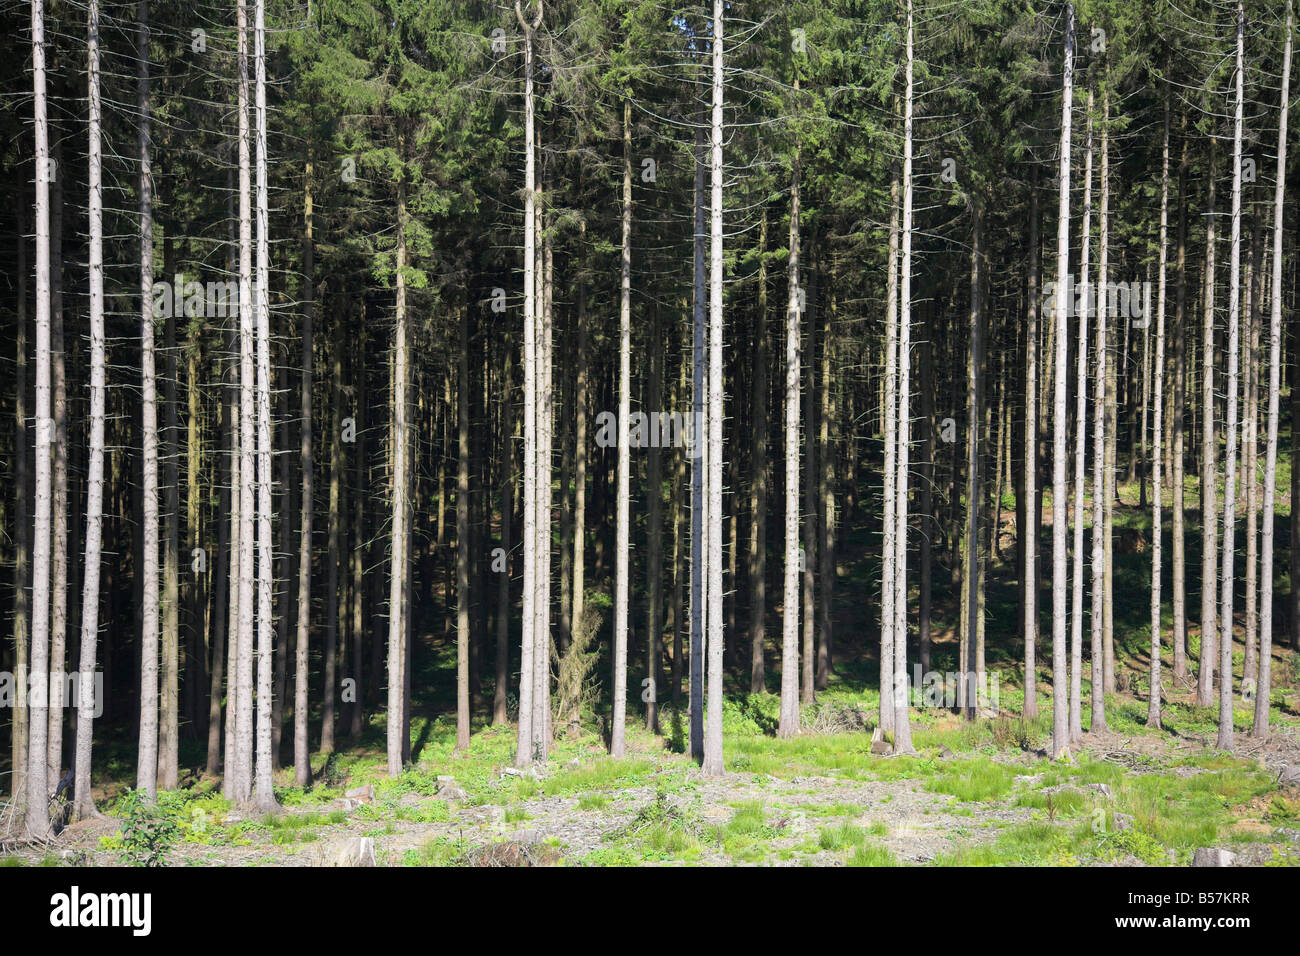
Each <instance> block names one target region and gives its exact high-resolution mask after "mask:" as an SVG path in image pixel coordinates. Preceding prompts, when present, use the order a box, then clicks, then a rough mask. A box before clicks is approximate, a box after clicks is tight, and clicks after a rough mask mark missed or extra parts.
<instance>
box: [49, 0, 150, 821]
mask: <svg viewBox="0 0 1300 956" xmlns="http://www.w3.org/2000/svg"><path fill="white" fill-rule="evenodd" d="M136 15H137V34H136V36H137V40H136V49H137V56H138V57H139V60H138V65H137V70H138V72H137V81H138V83H137V103H138V108H139V111H140V139H139V149H140V319H141V323H140V325H141V328H140V377H141V391H142V395H141V416H142V422H143V444H144V475H143V482H142V495H143V509H144V526H143V528H142V530H141V535H142V546H143V548H144V558H143V560H142V561H141V587H142V591H141V595H142V609H141V614H142V619H141V623H142V627H143V631H142V633H141V635H140V734H139V748H138V751H137V759H136V780H135V785H136V789H137V790H143V791H144V792H145V795H146V797H147V799H149V800H153V798H154V795H155V794H156V793H157V781H158V628H159V621H158V405H157V379H156V377H155V369H154V340H153V333H154V310H153V305H154V297H153V171H152V167H151V157H150V153H151V138H150V136H151V134H150V129H149V111H150V103H149V4H148V0H139V2H138V3H137V5H136ZM38 188H39V187H38ZM38 198H39V197H38ZM37 243H38V260H37V274H38V282H39V273H40V261H39V243H40V236H39V233H38V235H37ZM37 296H38V307H39V296H40V291H39V287H38V290H37ZM39 327H40V315H39V313H38V315H37V329H38V333H37V334H38V336H39ZM39 350H40V343H39V340H38V342H37V351H38V352H39ZM38 361H39V360H38ZM37 374H38V376H39V374H40V369H39V366H38V369H37ZM39 389H40V380H39V378H38V380H37V410H36V415H37V419H38V420H42V419H43V416H42V415H41V410H40V391H39ZM47 414H48V412H47ZM36 460H37V469H38V470H37V489H38V491H37V508H38V509H39V507H40V492H39V488H40V471H39V469H40V467H41V465H40V463H41V453H40V449H39V447H38V448H37V457H36ZM39 520H40V516H39V513H38V515H37V521H38V522H39ZM36 542H37V548H38V549H39V548H40V547H41V537H40V533H39V531H38V533H37V538H36ZM38 555H39V551H38ZM38 560H39V557H38ZM35 593H36V594H37V608H38V610H39V608H40V597H39V594H40V592H39V590H35ZM36 648H37V632H36V630H35V629H34V630H33V634H32V671H33V676H35V674H36V673H37V672H38V671H39V670H43V669H44V668H43V666H42V667H41V668H38V667H37V658H36ZM34 728H35V720H33V732H32V739H31V742H30V744H29V746H30V747H31V748H33V749H35V746H36V733H35V729H34ZM42 776H43V775H42ZM29 786H31V784H29ZM33 789H34V786H33ZM42 803H43V801H42ZM32 810H33V808H31V807H29V808H28V813H29V814H30V813H31V812H32Z"/></svg>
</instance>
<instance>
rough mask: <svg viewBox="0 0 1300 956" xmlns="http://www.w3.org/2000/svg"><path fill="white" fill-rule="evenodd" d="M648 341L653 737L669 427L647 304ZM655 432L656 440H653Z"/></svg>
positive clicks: (655, 328)
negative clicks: (665, 448) (665, 453)
mask: <svg viewBox="0 0 1300 956" xmlns="http://www.w3.org/2000/svg"><path fill="white" fill-rule="evenodd" d="M650 341H651V342H652V343H654V345H653V346H652V347H651V349H650V355H649V365H650V368H649V382H648V383H647V386H646V402H647V404H648V405H649V407H650V410H649V414H650V415H651V416H652V419H651V421H650V422H649V423H648V424H649V427H650V434H651V436H652V441H651V442H650V448H649V449H648V450H647V461H646V483H647V484H648V485H649V489H648V491H649V497H650V500H649V501H648V502H646V525H647V531H646V539H647V540H646V545H647V552H648V553H647V554H646V563H647V565H648V567H647V569H646V577H647V580H646V677H647V679H648V680H649V682H650V683H649V684H648V685H647V687H646V690H647V691H648V692H649V700H647V701H646V711H645V726H646V730H648V731H650V732H651V733H652V734H657V733H659V674H660V670H661V668H660V666H659V665H660V661H661V660H662V659H663V654H662V642H663V622H664V614H663V594H664V529H663V523H664V517H663V452H662V450H661V445H662V438H663V435H664V434H665V433H666V431H667V428H668V425H667V423H666V420H665V418H664V417H663V416H662V415H661V414H660V409H661V408H662V406H663V376H664V373H663V362H664V359H663V352H661V351H660V349H659V347H658V343H659V342H660V341H661V334H660V331H659V308H658V305H657V304H655V303H651V305H650ZM656 433H658V435H659V439H658V440H653V439H654V436H655V435H656Z"/></svg>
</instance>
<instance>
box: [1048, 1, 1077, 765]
mask: <svg viewBox="0 0 1300 956" xmlns="http://www.w3.org/2000/svg"><path fill="white" fill-rule="evenodd" d="M1062 88H1063V92H1062V98H1061V99H1062V102H1061V148H1060V167H1059V172H1058V174H1057V184H1058V187H1059V189H1060V203H1059V213H1058V215H1057V227H1056V332H1055V338H1056V341H1055V346H1056V371H1055V377H1054V382H1053V384H1054V393H1055V395H1054V400H1053V407H1052V445H1053V447H1052V756H1053V757H1057V756H1060V755H1061V754H1062V753H1063V752H1064V751H1066V750H1068V748H1069V744H1070V728H1069V711H1068V705H1069V691H1068V690H1067V687H1068V678H1069V675H1068V673H1067V668H1066V657H1065V655H1066V628H1067V627H1068V617H1067V600H1068V596H1069V582H1068V581H1067V580H1066V537H1065V536H1066V533H1067V530H1066V524H1065V523H1066V487H1067V486H1066V420H1065V406H1066V403H1065V396H1066V374H1067V371H1068V361H1069V341H1068V338H1067V336H1068V335H1069V301H1068V294H1067V292H1066V283H1067V281H1068V279H1069V274H1070V120H1071V108H1072V104H1073V94H1074V4H1073V3H1067V4H1066V5H1065V66H1064V78H1063V81H1062Z"/></svg>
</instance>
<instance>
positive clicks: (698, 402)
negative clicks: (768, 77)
mask: <svg viewBox="0 0 1300 956" xmlns="http://www.w3.org/2000/svg"><path fill="white" fill-rule="evenodd" d="M704 238H705V234H704V126H703V123H702V122H701V125H699V126H698V127H696V130H695V237H694V239H695V241H694V253H695V256H694V264H693V269H694V272H693V279H694V282H693V290H694V297H693V304H692V319H691V375H692V379H691V407H692V410H691V436H692V448H691V640H690V645H691V646H690V658H691V660H690V669H689V670H690V678H689V679H690V701H689V707H690V738H689V742H690V753H691V757H692V758H693V759H695V760H703V759H704V640H705V637H704V631H705V627H706V625H707V623H708V608H707V606H706V597H707V594H708V590H707V589H708V578H707V573H706V569H707V563H708V528H709V522H708V499H707V497H706V495H705V472H706V470H707V468H708V462H709V459H708V454H709V440H708V435H707V434H705V423H706V418H705V415H706V411H707V408H708V404H707V402H708V399H707V397H706V394H705V392H706V389H707V388H708V381H709V379H708V366H707V364H706V360H707V357H708V353H707V348H706V344H705V343H706V336H705V331H706V329H705V321H704V317H705V308H706V305H705V299H704ZM787 520H788V519H787ZM788 533H789V532H788V530H787V535H788ZM786 573H787V574H789V570H788V567H787V572H786ZM796 587H797V585H796ZM785 606H786V607H787V608H788V607H790V604H789V598H788V597H787V600H786V605H785ZM796 654H797V651H796ZM785 668H786V664H785V660H784V655H783V659H782V664H781V688H782V690H781V696H782V700H784V699H785V694H786V690H785V687H786V671H785ZM796 673H797V671H796ZM791 680H794V678H793V677H792V678H791ZM795 686H796V689H795V691H794V693H795V694H796V695H797V694H798V689H797V685H795Z"/></svg>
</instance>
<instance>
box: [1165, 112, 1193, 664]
mask: <svg viewBox="0 0 1300 956" xmlns="http://www.w3.org/2000/svg"><path fill="white" fill-rule="evenodd" d="M1181 124H1182V146H1181V147H1180V152H1179V159H1178V248H1177V251H1176V252H1175V253H1174V262H1175V265H1174V274H1175V276H1176V278H1175V282H1174V337H1175V339H1176V340H1177V341H1176V345H1175V352H1174V395H1173V402H1172V406H1171V407H1172V411H1173V422H1172V423H1171V428H1170V430H1171V432H1172V434H1171V435H1170V438H1171V444H1172V446H1173V447H1172V448H1171V449H1170V454H1169V458H1170V465H1171V470H1170V475H1169V484H1170V488H1171V490H1172V492H1173V496H1172V497H1173V501H1172V502H1171V505H1172V509H1171V510H1172V514H1171V516H1170V538H1171V539H1172V551H1173V562H1172V563H1173V569H1172V580H1171V582H1170V583H1171V585H1172V588H1173V593H1172V594H1171V595H1170V596H1169V600H1170V604H1171V605H1172V613H1173V645H1174V647H1173V664H1172V667H1173V682H1174V686H1175V687H1177V686H1179V685H1182V684H1186V682H1187V523H1186V517H1185V510H1184V506H1183V501H1184V496H1183V486H1184V485H1185V484H1186V481H1185V478H1184V468H1185V461H1186V449H1185V447H1184V433H1185V432H1184V429H1185V422H1186V417H1185V416H1186V409H1187V349H1188V343H1187V340H1188V337H1189V336H1188V334H1187V333H1188V329H1187V111H1186V109H1185V108H1184V110H1183V113H1182V120H1181Z"/></svg>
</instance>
